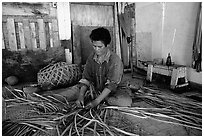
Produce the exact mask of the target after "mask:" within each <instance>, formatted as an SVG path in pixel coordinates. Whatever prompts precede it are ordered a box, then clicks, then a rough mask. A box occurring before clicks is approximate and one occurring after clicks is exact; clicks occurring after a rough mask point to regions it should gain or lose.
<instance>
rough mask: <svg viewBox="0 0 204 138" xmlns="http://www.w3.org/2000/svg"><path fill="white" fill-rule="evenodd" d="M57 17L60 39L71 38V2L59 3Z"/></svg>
mask: <svg viewBox="0 0 204 138" xmlns="http://www.w3.org/2000/svg"><path fill="white" fill-rule="evenodd" d="M57 18H58V26H59V37H60V40H69V39H70V38H71V18H70V3H69V2H58V3H57Z"/></svg>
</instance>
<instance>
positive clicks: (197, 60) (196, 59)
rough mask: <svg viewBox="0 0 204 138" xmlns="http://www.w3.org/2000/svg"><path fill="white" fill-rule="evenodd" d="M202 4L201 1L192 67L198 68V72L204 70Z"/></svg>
mask: <svg viewBox="0 0 204 138" xmlns="http://www.w3.org/2000/svg"><path fill="white" fill-rule="evenodd" d="M201 64H202V5H201V3H200V6H199V10H198V16H197V23H196V31H195V38H194V43H193V63H192V67H193V68H194V69H196V71H197V72H200V71H202V65H201Z"/></svg>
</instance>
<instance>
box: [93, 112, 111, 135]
mask: <svg viewBox="0 0 204 138" xmlns="http://www.w3.org/2000/svg"><path fill="white" fill-rule="evenodd" d="M95 115H96V117H97V118H98V120H99V121H100V123H99V125H100V126H102V127H103V128H106V130H107V132H108V133H109V134H110V135H111V136H114V134H113V133H112V132H111V130H110V128H109V127H108V125H106V124H105V123H104V122H103V120H102V119H101V118H100V116H99V115H98V114H97V113H96V112H95Z"/></svg>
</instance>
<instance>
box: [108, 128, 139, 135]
mask: <svg viewBox="0 0 204 138" xmlns="http://www.w3.org/2000/svg"><path fill="white" fill-rule="evenodd" d="M109 127H110V128H113V129H115V130H116V131H118V132H120V133H123V134H125V135H128V136H139V135H136V134H134V133H130V132H127V131H124V130H122V129H119V128H116V127H114V126H109Z"/></svg>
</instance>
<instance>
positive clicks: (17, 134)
mask: <svg viewBox="0 0 204 138" xmlns="http://www.w3.org/2000/svg"><path fill="white" fill-rule="evenodd" d="M19 129H20V132H16V134H15V135H14V136H24V135H26V133H27V132H29V131H31V130H33V128H30V127H29V126H26V125H22V127H19Z"/></svg>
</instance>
